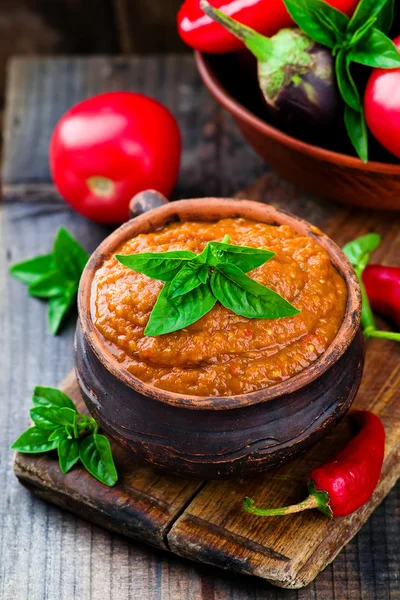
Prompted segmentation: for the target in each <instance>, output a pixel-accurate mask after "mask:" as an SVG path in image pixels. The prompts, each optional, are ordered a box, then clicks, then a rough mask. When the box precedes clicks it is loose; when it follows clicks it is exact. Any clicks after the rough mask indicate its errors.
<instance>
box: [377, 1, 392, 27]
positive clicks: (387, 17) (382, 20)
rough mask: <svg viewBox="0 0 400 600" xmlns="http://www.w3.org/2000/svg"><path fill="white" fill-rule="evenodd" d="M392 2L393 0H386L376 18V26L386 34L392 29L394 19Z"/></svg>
mask: <svg viewBox="0 0 400 600" xmlns="http://www.w3.org/2000/svg"><path fill="white" fill-rule="evenodd" d="M394 2H395V0H387V1H386V3H385V5H384V7H383V8H382V10H381V12H380V13H379V15H378V18H377V20H376V28H377V29H379V31H383V33H386V35H388V34H389V33H390V30H391V29H392V25H393V20H394Z"/></svg>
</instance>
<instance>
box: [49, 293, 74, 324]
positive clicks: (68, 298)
mask: <svg viewBox="0 0 400 600" xmlns="http://www.w3.org/2000/svg"><path fill="white" fill-rule="evenodd" d="M77 292H78V286H76V289H75V290H74V289H68V290H67V291H66V292H65V293H64V295H63V296H57V297H56V298H50V300H49V308H48V322H49V328H50V331H51V333H52V334H53V335H56V334H57V333H58V330H59V329H60V325H61V322H62V320H63V318H64V317H65V315H66V314H67V312H68V311H69V309H70V308H71V306H73V304H74V303H75V300H76V295H77Z"/></svg>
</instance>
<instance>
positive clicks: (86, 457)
mask: <svg viewBox="0 0 400 600" xmlns="http://www.w3.org/2000/svg"><path fill="white" fill-rule="evenodd" d="M79 457H80V459H81V462H82V464H83V466H84V467H85V469H86V470H87V471H89V473H90V474H91V475H93V477H96V479H98V480H99V481H101V482H102V483H104V484H105V485H108V486H113V485H115V483H116V482H117V480H118V475H117V470H116V468H115V465H114V460H113V457H112V452H111V447H110V443H109V441H108V440H107V438H106V437H104V435H100V434H98V433H93V434H92V435H89V436H88V437H86V438H84V439H83V440H82V441H81V442H80V445H79Z"/></svg>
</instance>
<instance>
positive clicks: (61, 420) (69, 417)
mask: <svg viewBox="0 0 400 600" xmlns="http://www.w3.org/2000/svg"><path fill="white" fill-rule="evenodd" d="M76 414H77V413H76V412H75V411H74V410H71V409H70V408H55V407H52V406H38V407H35V408H32V409H31V411H30V415H31V419H32V421H33V422H34V423H35V425H36V427H39V429H48V430H50V431H54V429H57V428H58V427H59V426H60V425H64V426H72V427H73V426H74V424H75V419H76Z"/></svg>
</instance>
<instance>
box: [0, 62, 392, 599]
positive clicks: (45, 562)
mask: <svg viewBox="0 0 400 600" xmlns="http://www.w3.org/2000/svg"><path fill="white" fill-rule="evenodd" d="M121 88H123V89H131V90H136V91H141V92H145V93H148V94H150V95H152V96H154V97H156V98H158V99H159V100H161V101H162V102H164V103H165V104H166V105H167V106H169V107H170V108H171V110H172V111H173V112H174V114H175V115H176V117H177V118H178V120H179V124H180V126H181V131H182V134H183V149H184V153H183V161H182V169H181V176H180V180H179V184H178V187H177V190H176V193H175V195H176V197H180V198H182V197H196V196H207V195H216V196H220V195H221V196H223V195H225V196H226V195H230V194H232V193H234V192H235V191H237V190H238V189H240V188H243V187H244V186H246V185H248V184H250V183H251V181H252V180H254V179H255V178H256V177H258V176H259V175H261V174H262V173H264V172H265V170H266V167H265V166H264V165H263V164H262V162H261V161H260V159H259V158H258V157H257V156H256V155H255V154H254V153H253V152H252V150H250V149H249V148H248V147H247V146H246V144H245V143H244V142H243V141H242V139H241V136H240V134H239V133H238V132H237V131H236V129H235V126H234V125H233V123H232V121H231V119H230V118H229V117H228V116H227V115H226V114H225V113H224V112H222V110H221V109H220V108H219V107H218V106H217V105H216V103H215V102H214V101H213V100H212V99H211V98H210V97H209V95H208V93H207V92H206V90H205V89H204V88H203V87H202V85H201V83H200V81H199V78H198V76H197V74H196V71H195V67H194V64H193V60H192V59H191V58H190V57H175V56H168V57H156V56H154V57H148V58H130V59H118V58H117V59H108V58H101V57H99V58H91V59H76V58H74V59H69V58H65V59H56V60H55V59H40V60H39V59H30V60H23V59H17V60H15V61H13V63H12V64H11V66H10V69H9V80H8V94H7V119H6V124H5V148H4V165H3V188H4V189H3V192H4V199H3V204H2V206H1V209H0V228H1V232H0V240H1V251H0V332H1V338H2V342H1V344H0V364H1V367H0V389H1V392H0V403H1V405H0V476H1V481H2V485H1V488H0V599H1V600H3V599H4V600H5V599H7V600H45V599H46V600H47V599H49V600H63V599H64V598H65V599H68V600H70V599H71V598H72V599H77V600H89V599H91V600H100V599H101V600H103V599H104V600H108V599H109V600H126V599H131V598H132V599H138V600H272V599H278V598H279V599H281V598H282V599H287V600H292V599H301V600H308V599H309V598H310V599H317V600H331V599H338V600H344V599H351V600H353V599H357V600H358V599H360V600H369V599H371V600H372V599H379V600H380V599H381V600H388V599H396V600H397V599H400V577H399V576H400V567H399V565H400V486H399V485H397V487H396V488H395V489H394V490H393V491H392V492H391V493H390V495H389V496H388V497H387V498H386V500H385V501H384V503H383V504H382V505H381V506H380V507H379V508H378V510H377V511H376V512H375V513H374V514H373V515H372V517H371V518H370V520H369V521H368V522H367V524H366V525H365V526H364V527H363V529H362V530H361V531H360V533H359V534H358V535H357V537H356V538H354V539H353V540H352V541H351V542H350V543H349V544H348V545H347V546H346V547H345V549H344V550H343V551H342V552H341V553H340V554H339V556H338V557H337V558H336V560H335V561H334V562H333V564H332V565H330V566H329V567H328V568H327V569H326V570H325V571H324V572H323V573H321V574H320V576H319V577H318V578H317V579H316V580H315V581H314V582H313V584H312V585H310V586H309V587H308V588H305V589H303V590H298V591H296V590H282V589H277V588H273V587H272V586H268V585H267V584H265V583H262V582H259V581H257V580H254V579H250V578H244V577H235V576H231V575H227V574H225V573H224V572H222V571H217V570H214V569H211V568H210V567H207V566H204V565H203V566H200V565H196V564H193V563H189V562H186V561H184V560H181V559H179V558H177V557H174V556H172V555H169V554H167V553H163V552H161V551H156V550H153V549H152V548H149V547H146V546H143V545H141V544H138V543H134V542H132V541H128V540H126V539H124V538H123V537H121V536H118V535H113V534H110V533H108V532H105V531H102V530H101V529H99V528H98V527H96V526H94V525H91V524H90V523H87V522H85V521H82V520H81V519H79V518H77V517H74V516H72V515H71V514H69V513H66V512H63V511H61V510H59V509H57V508H55V507H54V506H51V505H47V504H45V503H43V502H41V501H39V500H37V499H35V498H33V497H32V496H31V495H30V494H29V493H28V492H27V491H26V490H25V489H24V488H23V487H22V486H20V485H19V484H18V483H17V481H16V479H15V477H14V475H13V472H12V453H11V451H10V450H9V446H10V444H11V443H12V442H13V441H14V439H15V438H16V437H17V436H18V435H19V433H20V432H21V431H22V430H23V429H25V427H26V425H27V421H28V410H29V407H30V403H31V401H30V396H31V393H32V390H33V387H34V386H35V385H38V384H40V385H49V386H52V385H56V384H57V383H58V382H59V381H60V379H62V378H63V376H64V375H65V374H66V373H67V372H68V371H69V370H70V369H71V367H72V364H73V362H72V347H73V334H74V325H75V320H76V314H72V315H71V317H70V318H69V320H68V322H67V323H66V325H65V327H64V328H63V329H62V331H61V333H60V335H59V336H57V337H52V336H51V335H50V334H49V333H48V331H47V327H46V308H45V306H44V305H43V304H42V303H41V302H40V301H38V300H35V299H32V298H28V297H27V296H26V290H25V287H24V286H23V285H22V284H20V283H18V282H17V281H15V280H12V279H11V278H10V277H9V276H8V275H7V269H8V267H9V266H10V265H11V264H13V263H14V262H16V261H19V260H22V259H24V258H26V257H28V256H33V255H35V254H38V253H45V252H47V251H48V250H49V248H50V247H51V244H52V240H53V238H54V234H55V231H56V229H57V227H59V226H60V225H63V226H65V227H67V228H68V229H70V230H71V231H72V232H73V234H74V235H75V236H77V237H78V238H79V240H80V241H81V242H82V244H83V245H84V246H85V247H86V248H87V250H88V251H92V250H93V249H94V248H95V247H96V245H97V244H98V243H99V242H100V240H102V239H103V238H104V236H105V235H106V234H107V233H108V231H109V230H108V229H107V228H106V227H102V226H98V225H95V224H93V223H89V222H88V221H86V220H84V219H83V218H81V217H79V216H78V215H76V214H75V213H74V212H73V211H71V210H70V209H69V208H68V207H67V205H66V204H64V203H63V201H62V200H61V199H60V198H59V197H58V196H57V194H56V193H55V192H54V190H53V188H52V186H51V182H50V175H49V170H48V163H47V150H48V142H49V138H50V134H51V131H52V128H53V127H54V124H55V123H56V121H57V119H58V118H59V117H60V116H61V114H62V113H63V112H64V111H65V110H66V109H67V108H68V107H69V106H71V105H72V104H73V103H75V102H77V101H78V100H80V99H81V98H83V97H87V96H90V95H92V94H95V93H98V92H101V91H105V90H115V89H121ZM268 180H269V181H268V183H269V186H270V189H271V190H272V193H274V194H275V195H276V197H277V198H280V201H282V198H285V197H288V199H289V200H290V207H291V209H292V210H293V208H295V207H296V206H298V207H299V209H300V208H301V209H302V214H303V215H304V213H305V212H307V202H308V199H309V197H308V195H307V194H305V193H302V192H300V191H299V190H297V189H296V188H294V186H292V185H291V184H288V183H287V182H285V181H282V180H281V179H280V178H279V177H278V176H277V175H276V174H274V173H269V174H268ZM324 206H325V205H324V202H323V201H322V200H321V211H323V210H324ZM394 218H398V217H394Z"/></svg>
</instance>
